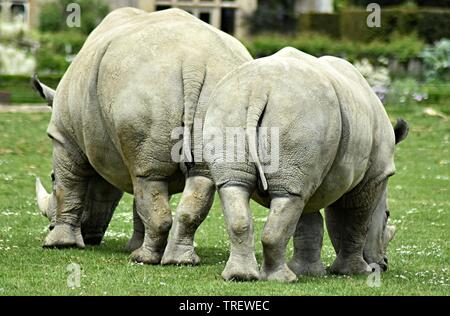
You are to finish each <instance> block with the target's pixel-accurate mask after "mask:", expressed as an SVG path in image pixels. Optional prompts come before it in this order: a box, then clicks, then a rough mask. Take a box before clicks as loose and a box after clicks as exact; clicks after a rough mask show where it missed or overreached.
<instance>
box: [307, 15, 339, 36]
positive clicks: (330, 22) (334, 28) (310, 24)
mask: <svg viewBox="0 0 450 316" xmlns="http://www.w3.org/2000/svg"><path fill="white" fill-rule="evenodd" d="M339 23H340V15H339V14H336V13H312V12H311V13H305V14H301V15H300V16H299V30H300V32H302V31H303V30H305V31H314V32H316V33H320V34H325V35H328V36H330V37H333V38H339V37H340V36H341V28H340V24H339Z"/></svg>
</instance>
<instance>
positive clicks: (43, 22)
mask: <svg viewBox="0 0 450 316" xmlns="http://www.w3.org/2000/svg"><path fill="white" fill-rule="evenodd" d="M71 3H77V4H79V5H80V8H81V16H80V18H81V25H80V32H82V33H84V34H86V35H87V34H89V33H90V32H91V31H92V30H93V29H94V28H95V27H96V26H97V24H98V23H100V21H101V20H102V19H103V17H105V16H106V15H107V14H108V12H109V7H108V5H107V3H106V2H104V0H76V1H74V0H58V1H55V2H50V3H47V4H45V5H43V7H42V9H41V12H40V15H39V29H40V31H42V32H60V31H68V30H69V27H68V26H67V24H66V19H67V16H68V14H69V12H67V11H66V8H67V6H68V5H69V4H71Z"/></svg>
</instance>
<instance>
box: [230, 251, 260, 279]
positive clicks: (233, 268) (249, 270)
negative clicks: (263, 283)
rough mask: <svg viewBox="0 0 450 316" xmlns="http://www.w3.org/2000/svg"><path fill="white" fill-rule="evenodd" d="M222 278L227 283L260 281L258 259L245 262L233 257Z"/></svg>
mask: <svg viewBox="0 0 450 316" xmlns="http://www.w3.org/2000/svg"><path fill="white" fill-rule="evenodd" d="M222 278H223V279H224V280H226V281H232V280H233V281H254V280H259V279H260V274H259V270H258V265H257V263H256V259H254V260H253V259H247V260H245V261H243V260H239V259H236V258H233V257H231V258H230V259H229V260H228V262H227V264H226V266H225V269H224V270H223V272H222Z"/></svg>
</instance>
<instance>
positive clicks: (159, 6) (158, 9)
mask: <svg viewBox="0 0 450 316" xmlns="http://www.w3.org/2000/svg"><path fill="white" fill-rule="evenodd" d="M170 8H171V6H170V5H157V6H156V11H161V10H166V9H170Z"/></svg>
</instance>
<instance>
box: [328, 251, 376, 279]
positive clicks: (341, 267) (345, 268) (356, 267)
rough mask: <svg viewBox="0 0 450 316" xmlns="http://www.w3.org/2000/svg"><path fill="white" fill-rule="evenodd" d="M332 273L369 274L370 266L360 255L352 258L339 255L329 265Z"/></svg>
mask: <svg viewBox="0 0 450 316" xmlns="http://www.w3.org/2000/svg"><path fill="white" fill-rule="evenodd" d="M330 272H331V273H332V274H342V275H358V274H370V273H371V272H372V268H371V267H370V266H369V265H368V264H367V262H366V261H364V259H363V258H362V257H356V258H354V259H350V258H349V259H347V260H345V259H343V258H341V257H340V256H337V257H336V260H335V261H334V262H333V264H332V265H331V267H330Z"/></svg>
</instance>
